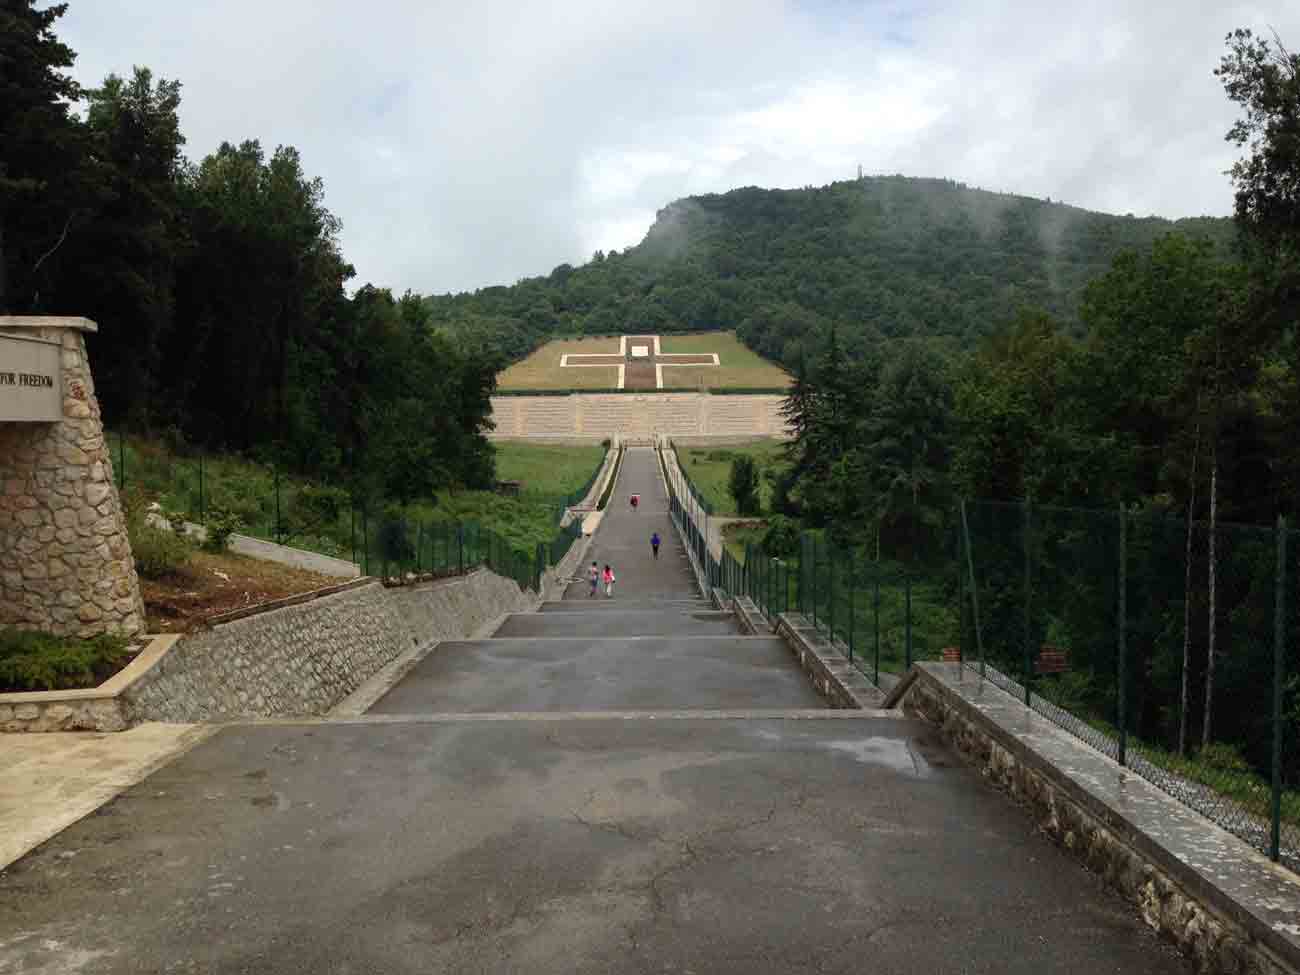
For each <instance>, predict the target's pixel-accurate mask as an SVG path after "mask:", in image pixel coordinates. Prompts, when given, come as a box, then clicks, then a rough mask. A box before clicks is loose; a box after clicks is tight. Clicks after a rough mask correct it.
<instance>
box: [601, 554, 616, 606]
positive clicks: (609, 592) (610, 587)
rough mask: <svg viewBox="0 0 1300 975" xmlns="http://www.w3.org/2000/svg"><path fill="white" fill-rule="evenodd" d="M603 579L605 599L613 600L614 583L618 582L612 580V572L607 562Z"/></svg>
mask: <svg viewBox="0 0 1300 975" xmlns="http://www.w3.org/2000/svg"><path fill="white" fill-rule="evenodd" d="M604 579H605V597H606V598H613V595H614V583H615V582H617V581H618V580H617V579H615V578H614V570H613V569H611V568H610V567H609V563H608V562H606V563H605V572H604Z"/></svg>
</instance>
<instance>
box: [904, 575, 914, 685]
mask: <svg viewBox="0 0 1300 975" xmlns="http://www.w3.org/2000/svg"><path fill="white" fill-rule="evenodd" d="M903 594H904V595H903V599H904V605H905V606H906V609H907V624H906V626H907V629H906V634H907V636H906V641H907V656H906V666H905V667H904V668H903V669H904V672H906V671H908V670H911V669H912V573H911V572H909V571H908V570H907V569H904V570H903Z"/></svg>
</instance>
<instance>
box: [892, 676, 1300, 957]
mask: <svg viewBox="0 0 1300 975" xmlns="http://www.w3.org/2000/svg"><path fill="white" fill-rule="evenodd" d="M900 689H901V685H900ZM900 703H901V706H902V708H903V710H904V711H905V712H907V713H908V714H910V715H914V716H917V717H921V718H924V719H925V720H927V721H929V722H930V723H931V724H933V725H935V726H936V727H938V728H939V729H940V731H941V732H942V733H943V735H944V737H945V738H946V739H947V741H948V742H949V744H951V745H952V746H953V747H954V748H955V749H956V750H957V751H958V752H960V753H961V754H962V755H963V756H964V757H965V758H966V759H967V761H969V762H970V763H971V764H973V765H974V766H975V767H976V768H978V769H979V770H980V771H982V772H983V774H984V775H985V776H986V777H987V778H988V779H989V781H990V782H992V783H993V784H995V785H997V786H998V787H1000V788H1001V789H1003V790H1004V791H1006V792H1007V793H1009V794H1010V795H1011V797H1012V798H1013V799H1014V800H1015V801H1016V802H1018V803H1019V804H1021V805H1022V806H1023V807H1024V808H1025V809H1026V810H1028V811H1029V812H1030V813H1031V815H1033V816H1034V818H1035V821H1036V823H1037V825H1038V827H1039V828H1040V829H1041V830H1042V831H1043V833H1045V834H1046V835H1047V836H1049V837H1051V838H1052V839H1053V840H1055V841H1056V842H1057V843H1058V844H1059V845H1060V846H1062V847H1063V848H1065V849H1066V850H1067V851H1068V852H1069V853H1071V854H1072V855H1073V856H1074V857H1075V858H1076V859H1078V860H1080V861H1082V862H1083V863H1084V864H1085V865H1086V866H1087V867H1088V868H1089V869H1091V870H1092V871H1094V872H1095V873H1097V874H1099V875H1100V876H1101V877H1102V878H1103V879H1104V880H1105V881H1106V883H1108V884H1109V885H1110V886H1111V887H1113V888H1114V889H1116V890H1117V891H1118V892H1119V893H1120V894H1121V895H1122V896H1123V897H1124V898H1126V899H1127V900H1129V901H1130V902H1131V903H1133V904H1135V905H1136V906H1137V907H1138V909H1139V910H1140V911H1141V915H1142V919H1143V920H1144V921H1145V922H1146V923H1147V924H1148V925H1150V926H1151V927H1152V928H1153V929H1154V930H1156V931H1158V932H1159V933H1160V934H1161V935H1163V936H1164V937H1166V938H1168V939H1169V940H1170V941H1172V942H1173V943H1174V944H1176V945H1177V946H1178V948H1179V949H1180V950H1181V951H1182V952H1183V953H1184V954H1185V955H1186V956H1187V957H1188V958H1189V959H1190V960H1191V962H1192V964H1193V966H1194V967H1195V970H1196V971H1197V972H1199V973H1202V975H1283V973H1285V972H1294V971H1295V968H1294V967H1293V966H1292V965H1290V964H1288V963H1286V962H1285V961H1283V960H1282V959H1281V958H1280V957H1279V956H1278V955H1276V954H1274V953H1273V952H1272V951H1271V950H1270V949H1269V948H1267V947H1266V946H1264V945H1262V944H1260V942H1259V941H1258V940H1257V939H1256V938H1255V937H1254V936H1252V934H1251V933H1250V932H1249V931H1247V930H1246V929H1245V927H1243V925H1242V924H1240V923H1238V921H1237V920H1236V919H1234V918H1232V917H1230V916H1228V915H1226V914H1223V913H1220V912H1219V911H1217V910H1215V909H1213V908H1211V907H1210V906H1209V905H1208V904H1207V903H1206V901H1205V899H1204V898H1201V897H1197V896H1195V895H1194V894H1193V893H1192V892H1191V891H1189V889H1188V888H1187V887H1185V886H1183V884H1181V883H1180V882H1179V880H1178V879H1176V878H1175V877H1174V876H1172V875H1171V874H1170V873H1169V872H1168V871H1166V870H1164V869H1162V868H1161V867H1160V866H1159V865H1158V864H1157V863H1155V862H1154V861H1153V860H1152V859H1151V858H1150V857H1148V856H1145V855H1143V854H1142V853H1140V852H1139V851H1138V849H1137V848H1136V847H1135V846H1134V844H1133V843H1131V842H1129V841H1128V840H1126V839H1125V838H1124V836H1123V835H1122V830H1121V828H1120V826H1119V824H1117V823H1114V822H1108V821H1106V820H1105V819H1104V818H1102V817H1099V816H1097V815H1094V814H1093V813H1092V812H1090V811H1089V810H1088V809H1086V808H1084V806H1083V805H1082V804H1081V803H1079V802H1077V801H1075V800H1074V799H1073V798H1072V797H1071V795H1070V794H1069V792H1068V790H1067V789H1065V788H1063V787H1062V786H1061V783H1060V782H1059V781H1058V780H1057V778H1055V777H1054V776H1051V775H1047V774H1043V773H1042V772H1041V771H1039V770H1037V769H1035V768H1034V767H1033V766H1032V765H1031V764H1030V763H1029V762H1027V761H1025V760H1024V759H1023V756H1021V755H1019V754H1017V753H1016V752H1015V751H1013V750H1012V749H1009V748H1007V747H1005V746H1004V745H1003V744H1002V743H1001V742H1000V741H998V740H997V738H996V737H995V736H994V735H992V734H991V733H990V732H989V730H988V728H987V727H985V726H983V725H982V724H981V723H980V722H979V721H978V719H977V718H975V717H972V715H971V714H970V713H968V712H967V711H966V710H965V709H963V708H962V707H961V706H960V705H959V702H958V701H957V699H956V698H955V697H953V696H952V695H951V694H947V693H945V692H944V690H943V689H942V688H941V687H940V686H939V684H938V683H937V682H935V681H933V680H931V679H928V678H926V677H925V675H920V676H918V677H916V679H915V680H913V681H911V682H910V684H909V685H908V686H907V688H906V690H905V693H904V694H903V696H902V700H901V702H900Z"/></svg>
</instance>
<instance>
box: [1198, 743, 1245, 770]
mask: <svg viewBox="0 0 1300 975" xmlns="http://www.w3.org/2000/svg"><path fill="white" fill-rule="evenodd" d="M1196 758H1197V759H1198V760H1199V761H1200V762H1201V764H1203V765H1208V766H1209V767H1210V768H1212V769H1216V770H1217V771H1220V772H1251V771H1253V769H1251V767H1250V763H1249V762H1247V761H1246V760H1245V759H1244V758H1243V757H1242V755H1241V750H1240V749H1239V748H1238V747H1237V746H1236V745H1228V744H1225V743H1223V742H1215V743H1213V744H1210V745H1206V746H1205V747H1204V748H1202V749H1201V750H1200V751H1198V752H1197V753H1196Z"/></svg>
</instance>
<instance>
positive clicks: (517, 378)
mask: <svg viewBox="0 0 1300 975" xmlns="http://www.w3.org/2000/svg"><path fill="white" fill-rule="evenodd" d="M618 345H619V340H618V339H617V338H589V339H556V340H555V341H553V342H547V343H546V344H545V345H543V346H542V347H541V348H540V349H538V350H537V351H536V352H534V353H533V354H532V355H530V356H529V357H528V358H526V359H524V360H523V361H521V362H516V363H515V364H514V365H512V366H510V368H508V369H507V370H506V371H505V372H503V373H501V375H499V376H497V388H498V389H613V388H614V387H615V386H617V385H618V364H617V363H615V364H614V365H613V366H610V367H609V368H608V369H588V368H582V369H579V368H569V369H563V368H561V367H560V356H562V355H564V354H565V353H566V352H572V353H583V354H593V353H600V354H606V355H618Z"/></svg>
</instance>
